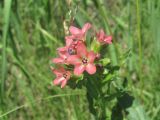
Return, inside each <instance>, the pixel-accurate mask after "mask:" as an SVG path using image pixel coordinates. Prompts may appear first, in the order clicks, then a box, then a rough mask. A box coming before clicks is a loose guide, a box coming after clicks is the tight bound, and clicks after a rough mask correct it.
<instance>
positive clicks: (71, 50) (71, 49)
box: [68, 47, 76, 55]
mask: <svg viewBox="0 0 160 120" xmlns="http://www.w3.org/2000/svg"><path fill="white" fill-rule="evenodd" d="M68 53H69V54H70V55H74V54H76V50H75V49H74V48H72V47H69V48H68Z"/></svg>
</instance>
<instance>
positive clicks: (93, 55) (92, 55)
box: [88, 51, 96, 63]
mask: <svg viewBox="0 0 160 120" xmlns="http://www.w3.org/2000/svg"><path fill="white" fill-rule="evenodd" d="M95 58H96V54H95V53H94V52H93V51H90V52H89V53H88V59H89V62H90V63H93V62H94V60H95Z"/></svg>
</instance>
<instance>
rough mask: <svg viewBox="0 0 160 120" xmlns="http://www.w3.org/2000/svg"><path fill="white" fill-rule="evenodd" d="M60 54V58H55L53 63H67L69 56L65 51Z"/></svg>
mask: <svg viewBox="0 0 160 120" xmlns="http://www.w3.org/2000/svg"><path fill="white" fill-rule="evenodd" d="M58 54H59V57H58V58H54V59H53V60H52V62H53V63H57V64H65V63H67V58H68V54H67V53H66V52H65V51H61V52H58Z"/></svg>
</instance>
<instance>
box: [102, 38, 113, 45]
mask: <svg viewBox="0 0 160 120" xmlns="http://www.w3.org/2000/svg"><path fill="white" fill-rule="evenodd" d="M104 42H105V43H108V44H111V43H112V36H106V37H105V39H104Z"/></svg>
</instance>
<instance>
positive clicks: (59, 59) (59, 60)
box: [52, 58, 64, 63]
mask: <svg viewBox="0 0 160 120" xmlns="http://www.w3.org/2000/svg"><path fill="white" fill-rule="evenodd" d="M52 62H53V63H63V62H64V59H62V58H54V59H53V60H52Z"/></svg>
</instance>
